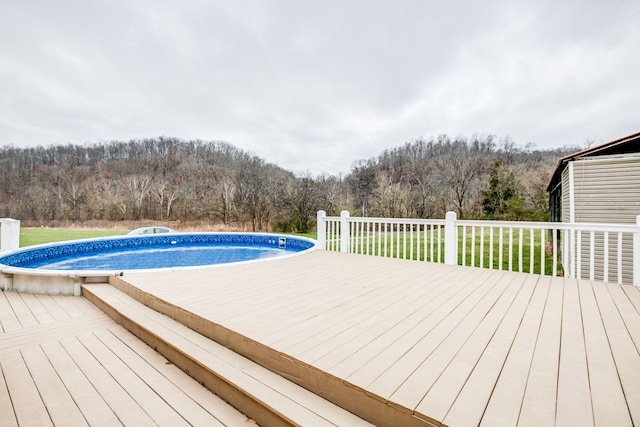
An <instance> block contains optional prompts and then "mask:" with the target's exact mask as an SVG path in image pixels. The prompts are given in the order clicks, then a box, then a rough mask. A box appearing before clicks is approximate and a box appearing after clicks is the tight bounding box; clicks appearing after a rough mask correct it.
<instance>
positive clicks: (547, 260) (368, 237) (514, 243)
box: [351, 229, 553, 275]
mask: <svg viewBox="0 0 640 427" xmlns="http://www.w3.org/2000/svg"><path fill="white" fill-rule="evenodd" d="M498 233H499V231H498V230H497V229H494V230H493V237H492V236H491V234H490V232H489V231H488V230H485V232H484V235H483V236H482V239H481V236H480V235H479V233H478V234H476V235H474V236H473V237H472V235H471V232H470V230H468V232H467V239H466V242H465V243H464V247H463V238H462V232H461V230H459V233H458V264H459V265H467V266H476V267H480V266H482V267H489V266H491V268H494V269H499V268H500V261H502V269H503V270H512V271H523V272H530V271H531V257H532V256H533V270H532V271H533V272H535V273H538V274H540V270H541V266H542V259H543V258H544V270H545V274H547V275H550V274H552V268H553V257H552V255H551V254H549V253H547V251H545V250H544V248H542V238H541V236H540V232H539V231H536V232H535V233H534V236H533V244H532V241H531V235H530V233H529V232H528V231H527V232H525V233H523V234H522V236H520V235H519V234H518V233H514V235H513V236H512V238H511V250H512V255H513V258H511V260H510V259H509V235H508V233H506V232H505V233H503V235H502V236H500V235H499V234H498ZM385 237H386V238H385ZM432 237H433V238H432ZM500 240H502V247H501V246H500ZM520 240H522V245H521V244H520ZM481 243H482V245H481ZM545 244H546V242H545ZM351 245H352V248H354V249H355V250H354V252H356V253H360V254H368V255H377V256H386V257H391V258H404V259H414V260H422V261H423V260H427V261H432V262H444V235H441V236H440V239H438V236H437V233H434V235H433V236H432V235H431V234H430V233H427V235H425V234H424V233H417V232H413V233H412V232H407V233H403V232H400V233H397V232H396V233H394V235H393V236H391V235H390V234H388V235H386V236H384V235H381V234H376V233H372V234H367V233H364V234H361V235H360V236H358V238H357V239H356V238H355V237H354V238H352V240H351ZM472 248H474V249H473V250H472ZM500 249H502V251H500ZM521 250H522V269H520V251H521ZM500 252H502V257H501V256H500ZM463 254H464V263H463ZM510 263H511V265H510Z"/></svg>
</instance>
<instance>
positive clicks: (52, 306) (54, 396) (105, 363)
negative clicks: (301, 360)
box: [0, 292, 250, 427]
mask: <svg viewBox="0 0 640 427" xmlns="http://www.w3.org/2000/svg"><path fill="white" fill-rule="evenodd" d="M0 302H4V303H2V308H3V311H2V312H0V313H3V315H2V321H3V322H4V321H6V322H7V323H3V325H8V326H9V327H7V328H5V327H4V326H3V332H1V333H0V425H2V426H3V427H4V426H17V425H20V426H46V425H91V426H105V427H107V426H109V427H110V426H117V425H123V424H124V425H156V424H157V425H168V424H170V425H181V424H182V425H200V426H216V425H220V426H222V425H230V426H235V425H246V424H247V421H248V419H247V417H246V416H245V415H243V414H241V413H240V412H238V411H237V410H236V409H234V408H232V407H231V406H229V404H227V403H226V402H224V401H222V400H221V399H220V398H219V397H217V396H215V395H214V394H212V393H211V392H210V391H209V390H207V389H205V388H204V387H202V386H201V385H200V384H199V383H197V382H196V381H195V380H193V379H192V378H190V377H189V376H187V375H186V374H185V373H184V372H182V371H180V370H179V369H178V368H176V367H175V366H172V365H171V364H167V360H166V359H165V358H164V357H162V356H160V355H159V354H158V353H156V352H155V351H154V350H153V349H151V348H150V347H148V346H147V345H146V344H144V343H142V342H141V341H140V340H138V339H137V338H135V337H134V336H133V335H132V334H131V333H129V332H127V331H125V330H124V329H123V328H122V327H121V326H119V325H117V324H116V323H115V322H114V321H113V320H111V319H110V318H109V317H108V316H107V315H106V314H105V313H103V312H102V311H100V310H98V309H97V308H96V307H95V306H94V305H93V304H91V303H89V302H88V301H87V300H86V299H85V298H82V297H68V296H59V295H33V294H21V293H15V292H0ZM14 307H16V309H15V310H14ZM20 316H24V319H22V318H21V317H20ZM25 319H26V320H25ZM132 396H133V397H132ZM249 421H250V420H249Z"/></svg>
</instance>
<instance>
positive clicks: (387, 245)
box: [318, 211, 640, 286]
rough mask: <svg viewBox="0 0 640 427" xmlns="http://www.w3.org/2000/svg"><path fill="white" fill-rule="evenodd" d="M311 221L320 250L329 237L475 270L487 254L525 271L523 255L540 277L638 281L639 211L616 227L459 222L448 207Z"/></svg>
mask: <svg viewBox="0 0 640 427" xmlns="http://www.w3.org/2000/svg"><path fill="white" fill-rule="evenodd" d="M321 213H322V215H321ZM318 224H319V225H318V230H319V231H320V230H323V232H322V233H320V232H319V235H318V240H319V243H320V247H322V248H325V244H326V243H327V241H330V242H331V245H330V246H331V247H330V248H327V249H329V250H340V251H341V252H351V251H360V252H361V253H369V254H372V255H378V256H392V257H410V258H411V259H414V258H415V259H425V260H427V258H428V259H429V260H430V261H435V260H437V262H443V261H444V262H445V263H446V264H458V263H461V264H462V265H466V264H465V258H466V257H467V256H470V257H471V258H470V263H469V262H467V264H468V265H476V264H478V263H477V262H476V260H480V261H479V266H480V267H482V266H483V257H484V256H485V254H486V253H488V262H487V263H486V264H487V265H488V266H489V268H495V267H494V261H497V262H498V265H499V268H500V269H502V268H503V261H504V263H505V268H508V269H509V270H511V269H513V270H516V269H517V271H526V269H527V267H525V268H524V269H523V256H524V257H527V258H525V259H526V260H525V261H524V262H525V263H526V262H528V263H529V264H530V266H529V267H528V269H529V272H533V270H534V257H535V260H536V262H535V264H536V265H535V268H536V270H538V269H539V270H540V274H545V271H544V269H545V265H546V266H547V267H549V268H551V271H552V273H553V274H556V273H557V272H564V274H565V276H566V277H583V276H584V275H586V274H587V272H588V275H589V278H590V279H591V280H594V277H595V276H597V275H600V276H601V277H603V279H602V280H603V281H605V282H606V281H608V280H609V277H612V276H613V275H614V274H615V273H614V271H616V269H617V280H618V283H622V280H623V279H622V277H623V271H625V273H624V275H625V277H627V279H625V280H632V281H633V284H635V285H637V286H640V215H639V216H638V217H637V218H636V224H619V223H587V222H583V223H565V222H535V221H495V220H458V219H457V218H456V215H455V213H453V212H449V213H448V214H447V218H446V219H421V218H373V217H351V216H350V215H349V212H348V211H343V212H342V213H341V216H339V217H336V216H326V215H325V214H324V212H323V211H320V212H318ZM325 230H326V233H325ZM465 230H466V231H465ZM482 230H484V232H483V231H482ZM491 230H493V231H491ZM524 230H528V231H527V232H526V233H525V232H524ZM546 232H548V233H546ZM327 233H328V234H327ZM415 233H417V234H415ZM328 235H329V239H327V236H328ZM459 237H460V240H459V239H458V238H459ZM629 237H631V239H629ZM382 239H384V244H383V243H382ZM526 239H528V240H526ZM427 241H429V243H427ZM434 241H435V243H434ZM494 241H496V242H497V243H496V244H495V245H494ZM624 242H627V243H624ZM630 242H632V243H630ZM338 243H339V244H338ZM416 245H417V246H416ZM414 246H415V253H414ZM630 247H631V248H632V252H631V253H630V252H629V251H630ZM503 250H504V251H506V252H503ZM547 250H548V251H550V253H549V254H547V255H545V253H544V252H543V251H547ZM401 252H402V254H401ZM389 253H390V255H389ZM505 253H506V258H505V256H504V254H505ZM460 254H462V258H460ZM414 255H415V256H414ZM427 255H429V256H427ZM494 255H495V256H494ZM515 257H517V258H518V259H515ZM545 257H548V259H547V260H546V261H545ZM610 257H612V260H610V259H609V258H610ZM538 261H540V262H539V263H538ZM545 263H547V264H545ZM538 264H539V265H538ZM551 264H552V267H550V265H551ZM582 264H585V265H586V266H583V265H582ZM560 265H561V266H562V267H561V268H560V269H558V267H559V266H560ZM623 265H624V266H623ZM507 266H508V267H507ZM629 266H630V269H629ZM610 273H611V276H610V275H609V274H610ZM547 274H548V273H547ZM629 277H632V279H628V278H629Z"/></svg>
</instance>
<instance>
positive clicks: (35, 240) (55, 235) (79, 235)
mask: <svg viewBox="0 0 640 427" xmlns="http://www.w3.org/2000/svg"><path fill="white" fill-rule="evenodd" d="M128 231H129V230H91V229H86V230H85V229H69V228H35V227H34V228H28V227H25V228H20V247H24V246H32V245H39V244H42V243H51V242H62V241H65V240H77V239H88V238H90V237H108V236H119V235H123V234H127V233H128Z"/></svg>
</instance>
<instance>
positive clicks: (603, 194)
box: [563, 157, 640, 283]
mask: <svg viewBox="0 0 640 427" xmlns="http://www.w3.org/2000/svg"><path fill="white" fill-rule="evenodd" d="M567 169H568V168H567ZM573 171H574V176H573V180H574V181H573V184H574V204H575V206H574V208H575V212H574V214H575V220H576V222H607V223H624V224H634V223H635V222H636V216H637V215H640V157H626V158H612V159H607V160H603V159H586V160H576V161H574V162H573ZM563 179H564V177H563ZM563 185H564V184H563ZM563 203H564V200H563ZM567 206H568V205H567ZM595 237H596V247H599V248H602V242H603V239H604V236H603V235H599V236H598V235H596V236H595ZM589 240H590V237H589V236H588V235H583V236H582V238H581V253H582V255H581V256H582V260H581V266H580V267H581V276H582V277H586V278H588V277H589V256H590V254H589ZM617 247H618V235H617V234H616V235H609V281H615V280H617V279H616V277H617V274H618V272H617V270H618V268H617V263H618V260H617V254H616V251H617ZM622 251H623V253H624V254H625V256H624V257H623V259H622V273H623V274H622V277H623V282H624V283H631V282H632V280H633V264H632V263H633V239H632V237H631V236H624V237H623V239H622ZM603 257H604V253H603V251H602V249H599V250H598V251H596V252H595V260H596V262H595V278H596V280H603V272H604V267H603V262H602V259H603Z"/></svg>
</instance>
